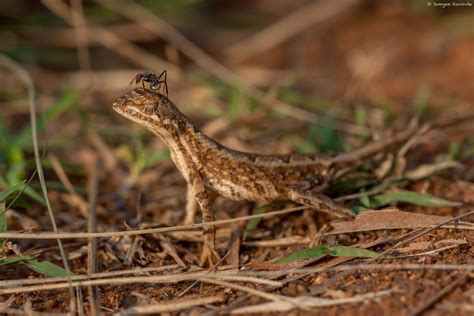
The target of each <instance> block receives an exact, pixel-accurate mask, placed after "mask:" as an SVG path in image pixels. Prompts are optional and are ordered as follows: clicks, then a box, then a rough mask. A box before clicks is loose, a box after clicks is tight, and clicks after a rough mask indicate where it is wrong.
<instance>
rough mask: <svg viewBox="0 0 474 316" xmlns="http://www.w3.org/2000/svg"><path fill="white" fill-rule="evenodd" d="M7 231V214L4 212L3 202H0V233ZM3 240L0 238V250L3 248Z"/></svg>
mask: <svg viewBox="0 0 474 316" xmlns="http://www.w3.org/2000/svg"><path fill="white" fill-rule="evenodd" d="M6 231H7V212H5V201H2V202H0V232H2V233H4V232H6ZM4 242H5V239H3V238H0V249H1V248H3V243H4Z"/></svg>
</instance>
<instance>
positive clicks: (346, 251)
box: [275, 245, 379, 264]
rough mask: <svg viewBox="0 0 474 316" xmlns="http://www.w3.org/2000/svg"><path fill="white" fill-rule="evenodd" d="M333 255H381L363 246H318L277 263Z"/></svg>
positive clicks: (298, 252) (364, 256) (317, 258)
mask: <svg viewBox="0 0 474 316" xmlns="http://www.w3.org/2000/svg"><path fill="white" fill-rule="evenodd" d="M328 255H329V256H333V257H356V258H375V257H377V256H379V254H378V253H377V252H374V251H370V250H367V249H363V248H354V247H345V246H334V247H329V246H324V245H322V246H318V247H312V248H307V249H304V250H301V251H297V252H295V253H293V254H291V255H289V256H288V257H285V258H283V259H280V260H278V261H276V262H275V263H276V264H282V263H290V262H292V261H296V260H308V259H312V260H319V259H321V258H324V257H325V256H328Z"/></svg>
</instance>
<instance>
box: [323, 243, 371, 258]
mask: <svg viewBox="0 0 474 316" xmlns="http://www.w3.org/2000/svg"><path fill="white" fill-rule="evenodd" d="M331 256H334V257H357V258H375V257H377V256H379V253H377V252H375V251H371V250H367V249H364V248H354V247H346V246H334V247H331Z"/></svg>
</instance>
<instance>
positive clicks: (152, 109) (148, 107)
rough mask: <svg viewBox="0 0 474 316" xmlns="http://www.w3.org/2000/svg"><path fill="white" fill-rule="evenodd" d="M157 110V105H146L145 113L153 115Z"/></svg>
mask: <svg viewBox="0 0 474 316" xmlns="http://www.w3.org/2000/svg"><path fill="white" fill-rule="evenodd" d="M156 108H157V105H156V104H155V103H151V104H146V105H145V107H144V109H143V111H144V112H145V113H146V114H153V113H154V112H155V110H156Z"/></svg>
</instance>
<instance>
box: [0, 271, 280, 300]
mask: <svg viewBox="0 0 474 316" xmlns="http://www.w3.org/2000/svg"><path fill="white" fill-rule="evenodd" d="M203 273H207V271H200V272H196V273H181V274H178V275H176V274H170V275H147V276H135V277H124V278H114V279H99V280H85V281H73V282H72V285H73V286H74V287H78V286H79V287H82V286H91V285H107V286H109V285H121V284H135V283H150V284H155V283H176V282H183V281H194V280H199V281H204V280H213V279H222V280H227V279H229V280H231V281H235V280H238V281H239V282H252V283H255V284H265V285H268V286H281V285H282V283H281V282H277V281H271V280H266V279H260V278H255V277H246V276H235V275H234V276H226V275H215V274H206V275H203ZM68 286H69V284H68V283H64V282H63V283H53V284H45V285H33V286H20V287H11V288H6V289H0V295H5V294H18V293H28V292H34V291H50V290H58V289H64V288H67V287H68Z"/></svg>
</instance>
